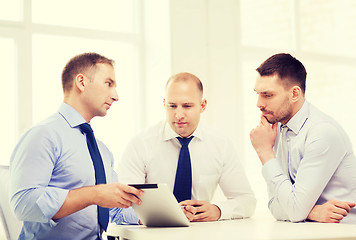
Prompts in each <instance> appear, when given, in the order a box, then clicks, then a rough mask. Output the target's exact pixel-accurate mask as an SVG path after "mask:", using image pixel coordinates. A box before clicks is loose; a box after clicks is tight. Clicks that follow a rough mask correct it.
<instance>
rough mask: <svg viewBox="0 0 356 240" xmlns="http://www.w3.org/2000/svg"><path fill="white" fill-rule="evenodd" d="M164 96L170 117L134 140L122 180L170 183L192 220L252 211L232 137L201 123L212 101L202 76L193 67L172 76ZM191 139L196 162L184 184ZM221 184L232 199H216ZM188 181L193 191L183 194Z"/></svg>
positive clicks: (121, 166)
mask: <svg viewBox="0 0 356 240" xmlns="http://www.w3.org/2000/svg"><path fill="white" fill-rule="evenodd" d="M163 101H164V108H165V110H166V120H164V121H162V122H160V123H158V124H157V125H155V126H153V127H151V128H149V129H147V130H145V131H144V132H142V133H141V134H139V135H138V136H136V137H135V138H134V139H133V140H132V141H131V142H130V143H129V145H128V146H127V148H126V150H125V151H124V153H123V156H122V159H121V162H120V164H119V165H118V176H119V181H121V182H124V183H131V184H134V183H136V184H139V183H166V184H167V185H168V187H169V188H170V189H171V190H172V192H173V193H174V194H175V196H176V198H177V200H178V202H180V203H181V205H184V206H185V208H184V212H185V214H186V216H187V218H188V219H189V220H190V221H216V220H220V219H232V218H244V217H250V216H251V215H252V214H253V212H254V210H255V204H256V200H255V197H254V194H253V192H252V190H251V188H250V185H249V182H248V180H247V177H246V174H245V171H244V168H243V166H242V164H241V162H240V161H239V159H238V155H237V153H236V151H235V150H234V146H233V144H232V142H231V141H230V140H228V139H227V138H226V137H224V136H221V134H218V133H216V132H215V131H213V130H212V129H210V128H207V127H206V126H204V125H202V124H200V123H199V122H200V115H201V113H203V112H204V110H205V108H206V106H207V101H206V99H203V85H202V83H201V81H200V80H199V78H197V77H196V76H194V75H193V74H190V73H178V74H176V75H174V76H172V77H171V78H170V79H169V80H168V81H167V84H166V88H165V98H164V100H163ZM185 140H187V141H186V142H187V143H186V144H188V150H186V151H189V155H190V161H191V167H189V166H186V165H185V167H184V168H183V173H182V174H183V175H184V174H186V173H187V172H189V170H188V169H191V173H190V174H186V175H189V176H190V177H191V179H190V183H191V185H190V183H189V184H188V182H189V181H186V182H184V184H179V187H178V186H177V184H178V183H179V182H180V178H179V176H180V175H181V174H180V173H181V172H180V170H182V169H180V167H179V166H180V159H181V156H180V155H181V154H180V152H181V146H182V145H185V143H184V141H185ZM182 148H183V147H182ZM178 159H179V160H178ZM179 169H180V170H179ZM217 185H220V187H221V189H222V191H223V193H224V194H225V196H226V198H227V200H225V201H222V202H217V203H212V202H211V200H212V198H213V196H214V193H215V190H216V187H217ZM184 186H189V188H188V190H187V191H188V194H189V196H188V197H184V196H183V197H182V198H181V197H180V196H178V195H179V193H178V192H179V188H180V187H184ZM184 199H186V200H184ZM187 199H188V200H187ZM182 200H183V201H182Z"/></svg>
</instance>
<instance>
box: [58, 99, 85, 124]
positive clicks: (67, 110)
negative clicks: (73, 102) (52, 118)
mask: <svg viewBox="0 0 356 240" xmlns="http://www.w3.org/2000/svg"><path fill="white" fill-rule="evenodd" d="M58 112H59V114H60V115H61V116H62V117H63V118H64V120H66V121H67V123H68V124H69V126H71V127H72V128H74V127H77V126H78V125H80V124H82V123H86V121H85V119H84V118H83V116H82V115H80V113H79V112H77V110H75V109H74V108H73V107H71V106H70V105H68V104H66V103H62V104H61V106H60V107H59V109H58Z"/></svg>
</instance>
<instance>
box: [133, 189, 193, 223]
mask: <svg viewBox="0 0 356 240" xmlns="http://www.w3.org/2000/svg"><path fill="white" fill-rule="evenodd" d="M129 185H130V186H133V187H135V188H138V189H142V190H143V191H144V192H145V193H144V194H143V196H141V197H140V199H141V201H142V204H141V205H136V204H134V205H133V206H132V207H133V209H134V210H135V212H136V213H137V215H138V217H139V218H140V220H141V222H142V224H144V225H146V226H147V227H188V226H189V220H188V219H187V217H186V216H185V214H184V213H183V211H182V209H181V206H180V205H179V204H178V202H177V200H176V198H175V197H174V195H173V193H172V192H171V191H170V190H169V189H168V186H167V185H166V184H129Z"/></svg>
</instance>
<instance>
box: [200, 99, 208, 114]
mask: <svg viewBox="0 0 356 240" xmlns="http://www.w3.org/2000/svg"><path fill="white" fill-rule="evenodd" d="M207 104H208V101H207V100H206V99H203V100H202V101H201V104H200V106H201V109H200V112H201V113H202V112H204V111H205V109H206V105H207Z"/></svg>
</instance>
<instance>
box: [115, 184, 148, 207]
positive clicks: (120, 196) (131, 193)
mask: <svg viewBox="0 0 356 240" xmlns="http://www.w3.org/2000/svg"><path fill="white" fill-rule="evenodd" d="M115 186H116V188H117V190H118V191H117V195H116V200H117V203H118V204H119V205H120V206H119V207H122V208H128V207H131V206H132V205H133V204H137V205H141V204H142V201H141V200H140V199H139V196H142V195H143V191H142V190H140V189H136V188H134V187H131V186H128V185H124V184H119V183H117V184H116V185H115Z"/></svg>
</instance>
